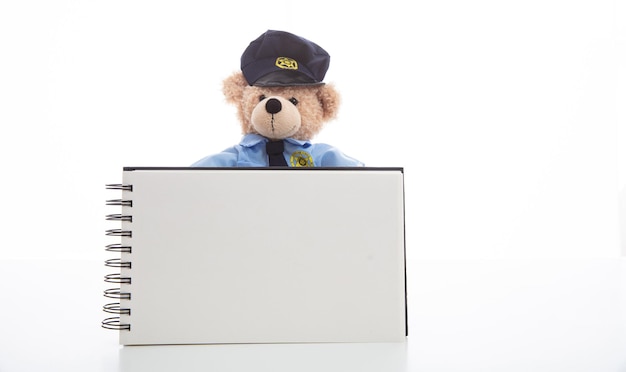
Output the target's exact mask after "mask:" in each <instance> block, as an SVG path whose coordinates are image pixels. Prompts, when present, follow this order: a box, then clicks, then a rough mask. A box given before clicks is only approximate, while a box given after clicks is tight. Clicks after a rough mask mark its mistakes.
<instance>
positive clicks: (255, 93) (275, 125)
mask: <svg viewBox="0 0 626 372" xmlns="http://www.w3.org/2000/svg"><path fill="white" fill-rule="evenodd" d="M223 93H224V96H225V97H226V101H227V102H229V103H231V104H233V105H235V106H236V108H237V115H238V117H239V121H240V123H241V130H242V133H243V134H248V133H256V134H259V135H262V136H264V137H266V138H268V139H270V140H278V139H285V138H294V139H297V140H303V141H308V140H311V139H312V138H313V137H314V136H315V135H316V134H318V133H319V132H320V131H321V129H322V128H323V127H324V125H325V124H326V123H327V122H328V121H330V120H332V119H334V118H335V117H336V115H337V111H338V108H339V102H340V97H339V93H338V92H337V91H336V90H335V88H334V86H333V85H330V84H308V85H290V86H256V85H249V82H248V81H247V80H246V78H245V77H244V74H243V73H241V72H235V73H234V74H232V75H231V76H229V77H228V78H226V79H225V80H224V84H223Z"/></svg>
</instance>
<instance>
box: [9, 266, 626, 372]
mask: <svg viewBox="0 0 626 372" xmlns="http://www.w3.org/2000/svg"><path fill="white" fill-rule="evenodd" d="M407 267H408V272H407V274H408V275H407V276H408V295H409V301H408V309H409V336H408V337H407V339H406V341H405V342H400V343H386V344H385V343H380V344H378V343H375V344H277V345H272V344H270V345H193V346H134V347H121V346H119V345H118V342H117V334H116V332H115V331H111V330H106V329H103V328H101V326H100V322H101V320H102V319H104V318H105V317H106V316H107V314H106V313H104V312H102V305H103V304H104V303H106V300H107V299H106V298H104V297H103V296H102V291H103V289H105V288H108V284H107V283H104V282H103V280H102V279H103V276H104V274H105V273H107V269H106V268H104V265H103V263H102V262H101V261H63V260H58V261H30V260H24V261H19V260H17V261H16V260H13V261H8V260H7V261H0V293H1V294H2V297H1V298H2V300H1V301H2V302H1V306H0V319H1V321H2V326H1V327H0V372H17V371H28V372H32V371H45V372H53V371H82V372H90V371H106V372H115V371H150V372H158V371H246V372H248V371H255V372H262V371H272V372H280V371H289V372H293V371H300V372H306V371H315V372H319V371H324V372H331V371H341V372H347V371H358V372H368V371H384V372H394V371H428V372H430V371H463V372H472V371H481V372H489V371H498V372H516V371H524V372H526V371H532V372H542V371H546V372H547V371H549V372H558V371H566V372H579V371H580V372H582V371H585V372H587V371H588V372H618V371H621V372H624V371H626V260H624V259H619V258H616V259H568V260H558V259H552V260H547V259H545V260H458V261H450V260H416V261H409V262H408V264H407ZM164 300H166V299H164Z"/></svg>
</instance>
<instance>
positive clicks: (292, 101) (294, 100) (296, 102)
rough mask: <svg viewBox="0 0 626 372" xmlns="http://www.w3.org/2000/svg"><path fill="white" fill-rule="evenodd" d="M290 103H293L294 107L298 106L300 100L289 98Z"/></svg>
mask: <svg viewBox="0 0 626 372" xmlns="http://www.w3.org/2000/svg"><path fill="white" fill-rule="evenodd" d="M289 102H291V103H293V105H294V106H295V105H297V104H298V100H297V99H296V98H295V97H291V98H289Z"/></svg>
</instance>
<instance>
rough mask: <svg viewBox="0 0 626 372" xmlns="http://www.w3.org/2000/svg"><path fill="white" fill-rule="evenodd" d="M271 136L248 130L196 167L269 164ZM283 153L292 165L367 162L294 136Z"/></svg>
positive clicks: (330, 165) (352, 165)
mask: <svg viewBox="0 0 626 372" xmlns="http://www.w3.org/2000/svg"><path fill="white" fill-rule="evenodd" d="M266 142H268V139H267V138H265V137H263V136H260V135H258V134H246V135H244V136H243V138H242V140H241V142H239V144H238V145H235V146H233V147H230V148H227V149H226V150H224V151H222V152H220V153H217V154H214V155H209V156H207V157H205V158H202V159H200V160H198V161H197V162H195V163H193V164H192V165H191V166H192V167H267V166H269V161H268V157H267V153H266V152H265V143H266ZM283 156H284V157H285V160H286V161H287V165H289V166H290V167H362V166H364V164H363V163H361V162H360V161H358V160H356V159H353V158H351V157H349V156H346V155H344V154H343V153H342V152H341V151H339V150H338V149H336V148H335V147H332V146H330V145H327V144H324V143H317V144H314V143H311V142H309V141H300V140H296V139H293V138H286V139H285V151H284V152H283Z"/></svg>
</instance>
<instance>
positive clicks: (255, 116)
mask: <svg viewBox="0 0 626 372" xmlns="http://www.w3.org/2000/svg"><path fill="white" fill-rule="evenodd" d="M250 119H251V123H252V126H253V127H254V129H255V130H256V131H257V132H258V133H259V134H261V135H262V136H264V137H267V138H270V139H285V138H288V137H290V136H293V135H294V134H295V133H296V132H298V130H299V129H300V125H301V116H300V112H299V111H298V109H297V108H296V106H295V105H293V104H292V103H291V102H289V101H288V100H287V99H285V98H283V97H268V98H266V99H264V100H263V101H261V102H259V103H258V104H257V105H256V107H255V108H254V109H253V110H252V115H251V118H250Z"/></svg>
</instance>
